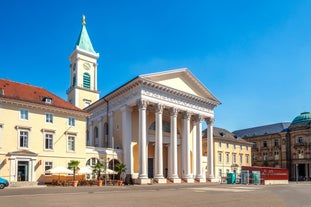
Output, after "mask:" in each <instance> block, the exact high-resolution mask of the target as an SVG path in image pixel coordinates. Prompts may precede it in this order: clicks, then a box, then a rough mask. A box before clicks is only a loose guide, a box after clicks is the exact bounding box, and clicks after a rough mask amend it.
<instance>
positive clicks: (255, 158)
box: [253, 153, 257, 161]
mask: <svg viewBox="0 0 311 207" xmlns="http://www.w3.org/2000/svg"><path fill="white" fill-rule="evenodd" d="M256 160H257V156H256V154H255V153H253V161H256Z"/></svg>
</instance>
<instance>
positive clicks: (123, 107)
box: [121, 105, 133, 112]
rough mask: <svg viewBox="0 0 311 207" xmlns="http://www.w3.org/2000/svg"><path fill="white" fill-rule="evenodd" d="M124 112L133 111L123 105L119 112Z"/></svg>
mask: <svg viewBox="0 0 311 207" xmlns="http://www.w3.org/2000/svg"><path fill="white" fill-rule="evenodd" d="M124 111H128V112H132V111H133V109H132V108H131V107H130V106H128V105H124V106H122V107H121V112H124Z"/></svg>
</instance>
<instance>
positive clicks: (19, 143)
mask: <svg viewBox="0 0 311 207" xmlns="http://www.w3.org/2000/svg"><path fill="white" fill-rule="evenodd" d="M22 132H27V146H26V147H25V146H21V136H25V135H22V134H21V133H22ZM24 142H25V140H23V145H24ZM29 143H30V131H29V130H25V129H19V130H18V148H24V149H28V148H29Z"/></svg>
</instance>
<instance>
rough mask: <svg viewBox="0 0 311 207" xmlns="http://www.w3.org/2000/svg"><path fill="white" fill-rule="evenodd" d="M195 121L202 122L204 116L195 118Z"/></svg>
mask: <svg viewBox="0 0 311 207" xmlns="http://www.w3.org/2000/svg"><path fill="white" fill-rule="evenodd" d="M194 121H195V122H202V121H203V116H202V115H200V114H197V115H195V116H194Z"/></svg>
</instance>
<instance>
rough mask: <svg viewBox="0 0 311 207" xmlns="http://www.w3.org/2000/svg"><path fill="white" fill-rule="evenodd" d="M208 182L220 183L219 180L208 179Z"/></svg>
mask: <svg viewBox="0 0 311 207" xmlns="http://www.w3.org/2000/svg"><path fill="white" fill-rule="evenodd" d="M207 180H208V181H210V182H211V183H217V182H219V179H217V178H207Z"/></svg>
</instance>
